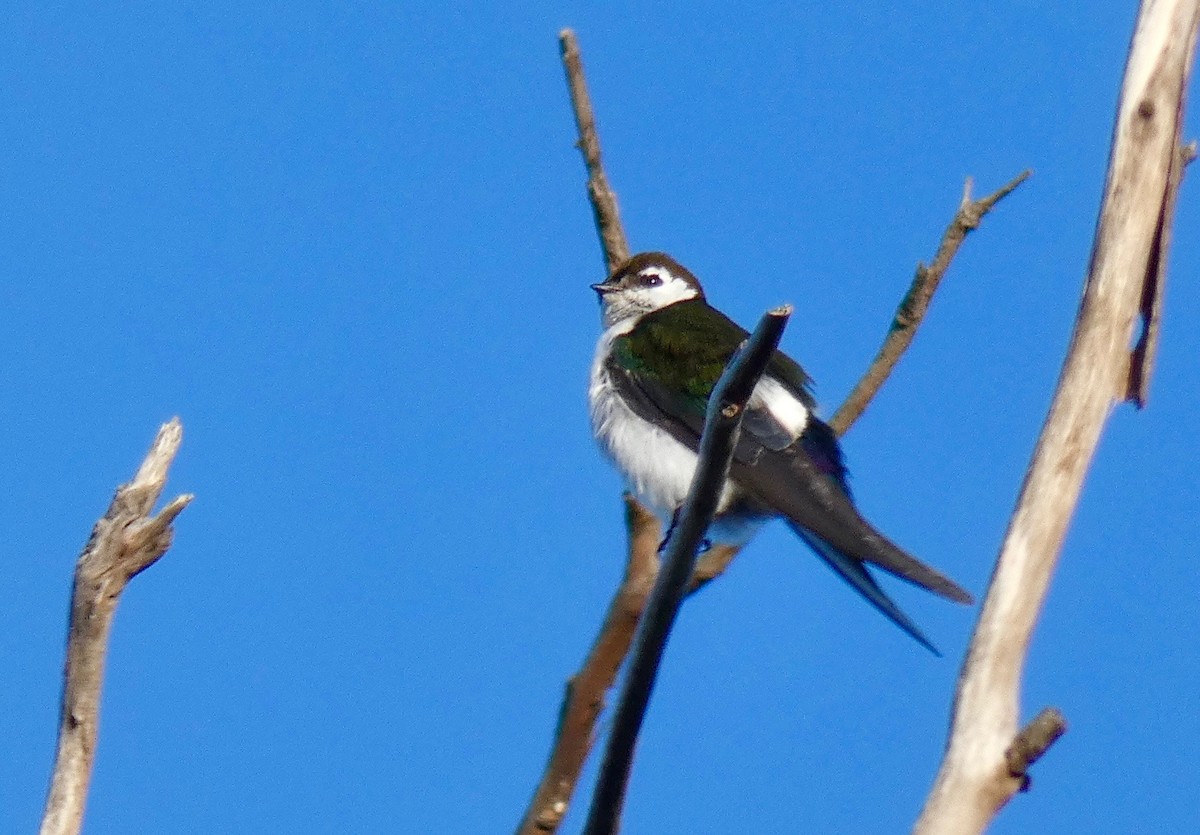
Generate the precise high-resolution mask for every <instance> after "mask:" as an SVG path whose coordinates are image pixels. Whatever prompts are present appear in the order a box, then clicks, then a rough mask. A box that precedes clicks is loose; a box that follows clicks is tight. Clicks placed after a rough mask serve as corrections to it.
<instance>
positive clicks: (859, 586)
mask: <svg viewBox="0 0 1200 835" xmlns="http://www.w3.org/2000/svg"><path fill="white" fill-rule="evenodd" d="M788 526H789V527H790V528H791V529H792V530H793V531H795V532H796V535H797V536H798V537H800V538H801V539H803V540H804V541H805V542H807V543H808V545H809V547H810V548H812V549H813V550H814V551H816V552H817V556H819V557H820V558H821V559H823V560H824V561H825V562H826V563H827V564H828V565H829V567H830V568H832V569H833V570H834V571H836V572H837V573H838V575H839V576H840V577H841V578H842V579H843V580H845V581H846V582H847V583H849V584H850V585H851V586H853V587H854V590H855V591H857V592H858V593H859V594H861V595H862V596H863V597H865V598H866V599H867V600H868V601H869V602H870V603H871V605H872V606H874V607H875V608H876V609H878V610H879V611H880V612H882V613H883V614H884V616H885V617H887V619H888V620H890V621H891V622H892V623H894V624H896V625H897V626H899V627H900V628H901V629H903V630H904V631H905V632H907V633H908V634H909V635H911V636H912V637H913V638H915V639H916V640H917V643H919V644H921V646H923V647H925V648H926V649H928V650H929V651H930V652H932V653H933V654H934V655H936V656H938V657H939V658H941V656H942V654H941V653H940V652H938V648H937V647H935V646H934V645H933V644H932V643H930V642H929V639H928V638H926V637H925V634H924V633H923V632H922V631H921V630H920V629H918V628H917V625H916V624H915V623H913V622H912V621H911V620H910V619H909V617H908V615H906V614H904V612H902V611H900V607H899V606H897V605H896V604H895V603H894V602H892V599H891V598H890V597H888V596H887V594H885V593H884V591H883V589H881V588H880V587H879V584H878V583H876V582H875V578H874V577H872V576H871V575H870V574H868V573H867V569H866V566H865V565H863V562H862V560H858V559H855V558H854V557H847V556H846V555H845V554H842V553H841V552H839V551H838V550H836V549H835V548H834V547H833V546H832V545H830V544H829V543H828V542H826V541H825V540H823V539H821V538H820V537H817V536H814V535H813V534H811V533H809V532H808V531H806V530H805V529H804V528H802V527H800V526H799V525H797V524H796V523H794V522H788Z"/></svg>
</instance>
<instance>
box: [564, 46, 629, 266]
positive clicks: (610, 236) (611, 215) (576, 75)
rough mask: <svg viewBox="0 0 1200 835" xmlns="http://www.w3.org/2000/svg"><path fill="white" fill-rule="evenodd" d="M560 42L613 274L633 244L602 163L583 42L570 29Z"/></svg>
mask: <svg viewBox="0 0 1200 835" xmlns="http://www.w3.org/2000/svg"><path fill="white" fill-rule="evenodd" d="M558 43H559V47H560V49H561V51H562V61H563V67H564V68H565V69H566V71H567V86H568V87H569V88H570V90H571V106H572V108H573V109H574V111H575V126H576V127H577V128H578V129H579V142H578V147H579V150H580V152H581V153H582V154H583V163H584V165H585V166H587V172H588V182H587V189H588V198H589V199H590V200H591V202H592V213H593V214H594V215H595V218H596V231H597V232H599V233H600V244H601V246H602V247H603V248H604V261H605V266H606V267H607V270H608V272H609V273H611V272H612V271H613V270H615V269H616V268H617V266H618V265H619V264H621V262H623V261H625V260H626V259H628V258H629V244H628V242H627V241H626V238H625V229H624V228H623V227H622V226H621V214H620V212H619V211H618V210H617V194H616V192H614V191H613V190H612V187H611V186H610V185H609V184H608V177H606V176H605V175H604V166H603V165H601V163H600V136H599V134H597V133H596V116H595V114H593V113H592V99H591V96H589V95H588V89H587V81H586V80H585V79H584V77H583V59H582V58H581V57H580V54H579V43H578V41H576V39H575V33H574V32H572V31H571V30H570V29H563V30H562V31H561V32H559V34H558Z"/></svg>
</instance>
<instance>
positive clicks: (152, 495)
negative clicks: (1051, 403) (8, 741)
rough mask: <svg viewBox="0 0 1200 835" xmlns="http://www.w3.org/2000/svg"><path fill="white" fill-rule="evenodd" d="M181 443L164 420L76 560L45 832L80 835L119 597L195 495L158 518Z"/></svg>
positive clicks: (178, 431) (164, 543)
mask: <svg viewBox="0 0 1200 835" xmlns="http://www.w3.org/2000/svg"><path fill="white" fill-rule="evenodd" d="M182 440H183V426H182V425H181V424H180V422H179V419H178V418H175V419H173V420H171V421H170V422H168V423H165V424H163V426H162V428H160V429H159V430H158V437H156V438H155V439H154V444H153V445H152V446H151V447H150V451H149V452H148V453H147V454H146V458H145V460H144V461H143V462H142V466H141V467H140V468H139V469H138V471H137V474H136V475H135V476H134V477H133V481H131V482H129V483H128V484H124V485H122V486H121V487H119V488H117V492H116V495H115V496H113V500H112V504H110V505H109V508H108V511H107V512H106V513H105V514H104V516H103V517H102V518H101V519H100V520H99V521H98V522H96V526H95V527H94V528H93V529H92V535H91V538H90V539H89V540H88V543H87V545H86V546H84V549H83V553H82V554H81V555H80V556H79V561H78V562H77V563H76V565H75V582H74V586H73V588H72V590H71V622H70V625H69V627H68V631H67V660H66V668H65V670H64V674H63V694H62V712H61V718H60V721H59V728H58V753H57V755H56V756H55V760H54V773H53V775H52V776H51V780H50V792H49V795H48V797H47V798H46V810H45V813H44V815H43V817H42V827H41V835H75V833H78V832H79V830H80V828H81V827H82V825H83V810H84V806H85V805H86V802H87V793H88V783H89V782H90V780H91V776H92V764H93V762H94V761H95V756H96V737H97V732H98V730H99V716H100V690H101V686H102V685H103V682H104V659H105V655H106V654H107V652H108V636H109V632H110V631H111V630H112V621H113V615H114V614H115V613H116V609H117V601H118V600H119V599H120V597H121V592H122V591H124V590H125V586H126V585H127V584H128V583H129V581H130V580H131V579H133V577H135V576H136V575H137V574H139V573H140V572H142V571H145V570H146V569H147V568H149V567H150V566H151V565H153V564H154V563H155V562H156V561H157V560H158V559H159V557H161V556H162V555H163V554H165V553H166V551H167V548H169V547H170V546H171V539H172V537H173V536H174V530H173V529H172V527H171V523H172V522H174V521H175V517H177V516H178V515H179V514H180V513H181V512H182V511H183V509H184V508H185V507H187V505H188V503H189V502H191V500H192V496H190V495H186V494H185V495H182V496H179V497H177V498H176V499H174V500H173V501H171V502H169V503H168V504H167V505H166V506H165V507H164V508H163V509H162V510H160V511H159V512H158V515H156V516H151V515H150V514H151V512H152V511H153V510H154V504H155V502H157V501H158V498H159V496H161V495H162V491H163V487H165V486H166V483H167V471H168V470H169V469H170V467H171V462H172V461H174V460H175V453H177V452H178V451H179V445H180V443H181V442H182Z"/></svg>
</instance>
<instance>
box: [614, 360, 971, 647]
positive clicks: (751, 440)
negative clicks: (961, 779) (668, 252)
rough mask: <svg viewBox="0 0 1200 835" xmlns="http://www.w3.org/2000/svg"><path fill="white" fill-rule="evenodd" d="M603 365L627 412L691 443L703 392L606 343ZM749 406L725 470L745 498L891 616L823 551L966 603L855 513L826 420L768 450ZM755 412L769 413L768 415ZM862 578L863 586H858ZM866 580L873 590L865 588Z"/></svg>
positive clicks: (700, 420) (696, 440)
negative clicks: (798, 532) (789, 527)
mask: <svg viewBox="0 0 1200 835" xmlns="http://www.w3.org/2000/svg"><path fill="white" fill-rule="evenodd" d="M626 359H627V358H626ZM797 367H798V366H797ZM607 370H608V372H609V375H610V377H611V379H612V380H613V383H614V385H615V386H616V387H617V388H618V390H619V391H620V392H621V394H622V395H623V396H624V398H625V399H626V401H627V402H628V403H629V404H630V406H631V407H632V408H633V409H634V411H635V412H637V413H638V414H639V415H640V416H641V417H642V418H644V419H646V420H649V421H651V422H653V423H655V424H657V425H659V426H661V427H662V428H663V429H664V430H665V431H667V432H669V433H670V434H671V435H672V436H673V437H674V438H675V439H676V440H678V441H679V442H680V443H682V444H684V445H685V446H687V447H688V448H690V449H692V450H698V449H699V446H700V434H701V432H702V431H703V429H704V407H705V405H706V403H707V394H708V393H707V392H705V393H704V395H703V396H697V393H695V392H689V391H687V390H681V388H680V387H678V386H672V385H670V384H669V381H664V380H663V379H662V378H661V377H658V376H656V375H654V374H651V373H649V372H648V371H647V370H646V369H644V368H641V369H639V368H636V367H635V366H633V365H632V364H630V363H629V362H628V361H622V360H621V359H620V346H619V345H614V352H613V356H612V357H610V359H609V360H608V366H607ZM751 411H753V410H749V411H748V412H747V420H746V422H745V423H744V427H745V429H746V431H744V432H743V433H742V435H741V437H740V438H739V440H738V444H737V447H736V449H735V451H734V461H733V464H732V466H731V469H730V476H731V477H732V478H733V479H734V480H736V481H737V482H738V484H739V485H740V486H741V487H742V488H743V490H745V491H746V492H747V493H748V495H749V496H750V497H751V498H752V499H754V500H756V501H757V502H758V503H760V504H762V505H764V506H765V507H768V508H771V509H772V510H773V511H775V512H778V513H780V514H782V515H784V516H786V517H787V518H788V519H789V520H790V521H791V522H792V523H793V524H794V526H798V527H799V528H800V529H802V530H804V531H805V532H807V534H808V536H806V537H805V538H806V539H809V538H810V537H812V538H815V539H817V540H819V541H820V542H822V543H823V544H824V545H825V546H827V548H826V549H822V548H817V551H818V553H819V554H821V556H822V557H824V558H826V561H827V562H830V565H831V566H832V567H833V568H835V569H836V570H837V571H838V573H839V574H841V575H842V576H843V577H844V578H845V579H846V580H847V581H849V582H850V583H851V585H853V586H854V587H855V588H856V589H858V590H859V591H860V592H861V593H862V594H864V596H866V597H867V598H868V599H869V600H871V602H872V603H875V605H877V606H880V608H881V609H883V611H884V613H885V614H887V615H888V616H889V617H892V618H893V620H897V619H896V618H895V617H894V616H893V615H892V613H891V612H889V611H888V607H885V606H882V605H881V604H880V602H879V601H878V600H877V599H876V598H877V597H878V596H880V595H882V594H883V593H882V592H881V591H878V587H877V586H874V581H873V580H871V579H870V577H869V575H868V576H867V579H866V581H863V579H862V577H861V576H858V575H859V574H865V571H864V570H862V567H861V565H860V566H857V568H858V569H859V571H858V572H857V573H855V572H850V573H848V571H847V570H843V569H842V568H841V567H839V565H838V564H837V563H836V562H834V561H831V560H830V559H829V558H828V555H827V554H826V553H824V550H828V549H831V550H832V551H834V552H836V553H837V554H839V555H840V556H841V557H842V559H843V561H846V560H850V561H859V562H861V561H866V562H870V563H874V564H875V565H877V566H879V567H880V568H882V569H884V570H885V571H888V572H889V573H892V574H895V575H896V576H898V577H900V578H902V579H904V580H907V581H909V582H911V583H914V584H916V585H918V586H921V587H922V588H925V589H928V590H929V591H932V592H934V593H935V594H939V595H941V596H942V597H945V598H947V599H949V600H954V601H956V602H960V603H970V602H971V596H970V595H969V594H968V593H967V592H966V591H965V590H963V589H962V588H961V587H960V586H958V585H957V584H956V583H955V582H954V581H953V580H951V579H950V578H948V577H946V576H945V575H943V574H941V573H940V572H938V571H937V570H935V569H933V568H931V567H930V566H928V565H925V564H924V563H922V562H921V561H920V560H918V559H916V558H915V557H913V556H912V555H911V554H908V553H907V552H906V551H904V550H903V549H901V548H900V547H898V546H897V545H895V544H894V543H892V542H891V541H890V540H888V539H887V538H886V537H884V536H883V535H882V534H881V533H879V532H878V531H877V530H875V528H874V527H872V526H871V524H870V523H869V522H867V521H866V520H865V519H863V517H862V516H861V515H860V514H859V513H858V510H857V509H856V508H855V507H854V503H853V502H852V501H851V499H850V494H849V490H848V489H847V487H846V483H845V467H844V465H843V463H842V456H841V451H840V449H839V448H838V444H837V439H836V438H835V437H834V435H833V432H832V430H830V429H829V427H828V426H826V425H825V424H824V423H822V422H821V421H819V420H817V419H816V418H815V417H814V418H811V419H810V421H809V425H808V427H807V428H806V430H805V432H804V433H803V434H802V435H801V437H800V438H799V439H798V440H796V441H795V442H794V443H793V444H791V445H790V446H787V447H785V448H783V449H773V448H772V447H774V446H776V444H775V443H773V440H774V439H773V438H763V437H761V433H760V434H756V433H755V421H754V420H751V419H750V412H751ZM759 418H760V419H761V420H771V419H770V418H769V415H761V416H759ZM846 564H847V565H851V563H846ZM852 574H853V575H854V576H852ZM864 582H868V583H870V584H871V585H870V586H869V587H864ZM872 587H873V589H874V591H871V588H872ZM885 597H886V596H885ZM889 603H890V601H889ZM890 608H892V609H894V608H895V607H894V605H893V606H891V607H890ZM905 620H906V619H905ZM897 623H899V624H900V625H901V626H902V627H903V628H905V629H906V630H909V631H911V629H910V626H911V624H909V625H905V622H904V621H901V620H897Z"/></svg>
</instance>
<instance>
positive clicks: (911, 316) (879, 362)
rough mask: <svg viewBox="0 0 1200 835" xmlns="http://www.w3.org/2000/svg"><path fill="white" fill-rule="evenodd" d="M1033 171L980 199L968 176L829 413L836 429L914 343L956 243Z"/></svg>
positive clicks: (854, 415) (848, 422)
mask: <svg viewBox="0 0 1200 835" xmlns="http://www.w3.org/2000/svg"><path fill="white" fill-rule="evenodd" d="M1032 173H1033V172H1032V171H1022V172H1021V173H1020V174H1018V175H1017V176H1016V177H1014V178H1013V179H1012V180H1011V181H1010V182H1009V183H1008V184H1007V185H1005V186H1003V187H1002V188H1000V189H999V190H998V191H996V192H993V193H992V194H989V195H988V196H987V197H984V198H982V199H980V200H972V199H971V179H970V178H969V177H968V178H967V181H966V183H964V184H963V196H962V200H961V201H960V202H959V204H958V211H957V212H955V214H954V219H953V220H951V221H950V225H949V226H947V227H946V231H945V233H944V234H943V235H942V243H941V245H939V246H938V249H937V253H936V254H935V255H934V256H933V261H932V262H931V263H930V264H929V266H925V265H924V264H917V272H916V275H914V276H913V280H912V285H911V286H909V288H908V292H907V293H905V294H904V298H903V299H901V300H900V304H899V306H898V307H897V308H896V315H895V316H894V317H893V318H892V325H891V327H890V328H889V329H888V333H887V336H886V337H885V338H884V340H883V345H882V346H880V348H879V353H878V354H876V355H875V359H874V360H873V361H872V362H871V366H870V367H869V368H868V369H867V371H866V373H865V374H863V376H862V378H861V379H860V380H859V381H858V383H857V384H855V386H854V389H853V390H852V391H851V392H850V396H849V397H847V398H846V402H844V403H843V404H842V405H841V406H840V407H838V410H837V411H836V412H834V414H833V417H832V418H831V419H830V421H829V425H830V426H831V427H833V431H834V432H836V433H837V434H838V435H845V434H846V431H847V430H848V429H849V428H850V427H851V426H852V425H853V424H854V422H855V421H856V420H858V419H859V417H861V416H862V413H863V412H864V411H865V410H866V408H867V405H868V404H869V403H870V402H871V401H872V400H873V399H874V398H875V395H876V394H878V393H879V389H880V388H881V387H882V386H883V384H884V382H885V381H886V380H887V378H888V377H890V376H891V373H892V370H893V369H894V368H895V367H896V363H898V362H899V361H900V357H902V356H904V352H905V351H907V350H908V346H909V345H911V344H912V341H913V337H914V336H916V334H917V328H919V327H920V326H921V322H922V321H923V320H924V319H925V314H926V313H927V312H928V311H929V303H930V301H932V300H933V294H934V293H936V292H937V288H938V285H939V284H941V281H942V277H943V276H944V275H945V274H946V270H948V269H949V268H950V262H951V261H953V260H954V256H955V255H957V254H958V249H959V247H961V246H962V244H963V241H965V240H966V239H967V235H968V234H969V233H970V232H971V231H973V230H974V229H977V228H978V227H979V224H980V223H981V222H982V221H983V216H984V215H986V214H987V213H988V212H990V211H991V210H992V207H993V206H995V205H996V204H997V203H999V202H1000V201H1001V200H1003V199H1004V198H1005V197H1007V196H1008V195H1010V194H1011V193H1012V192H1013V191H1014V190H1015V189H1016V188H1017V186H1019V185H1021V183H1023V182H1025V181H1026V180H1028V179H1029V177H1030V175H1031V174H1032Z"/></svg>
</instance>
